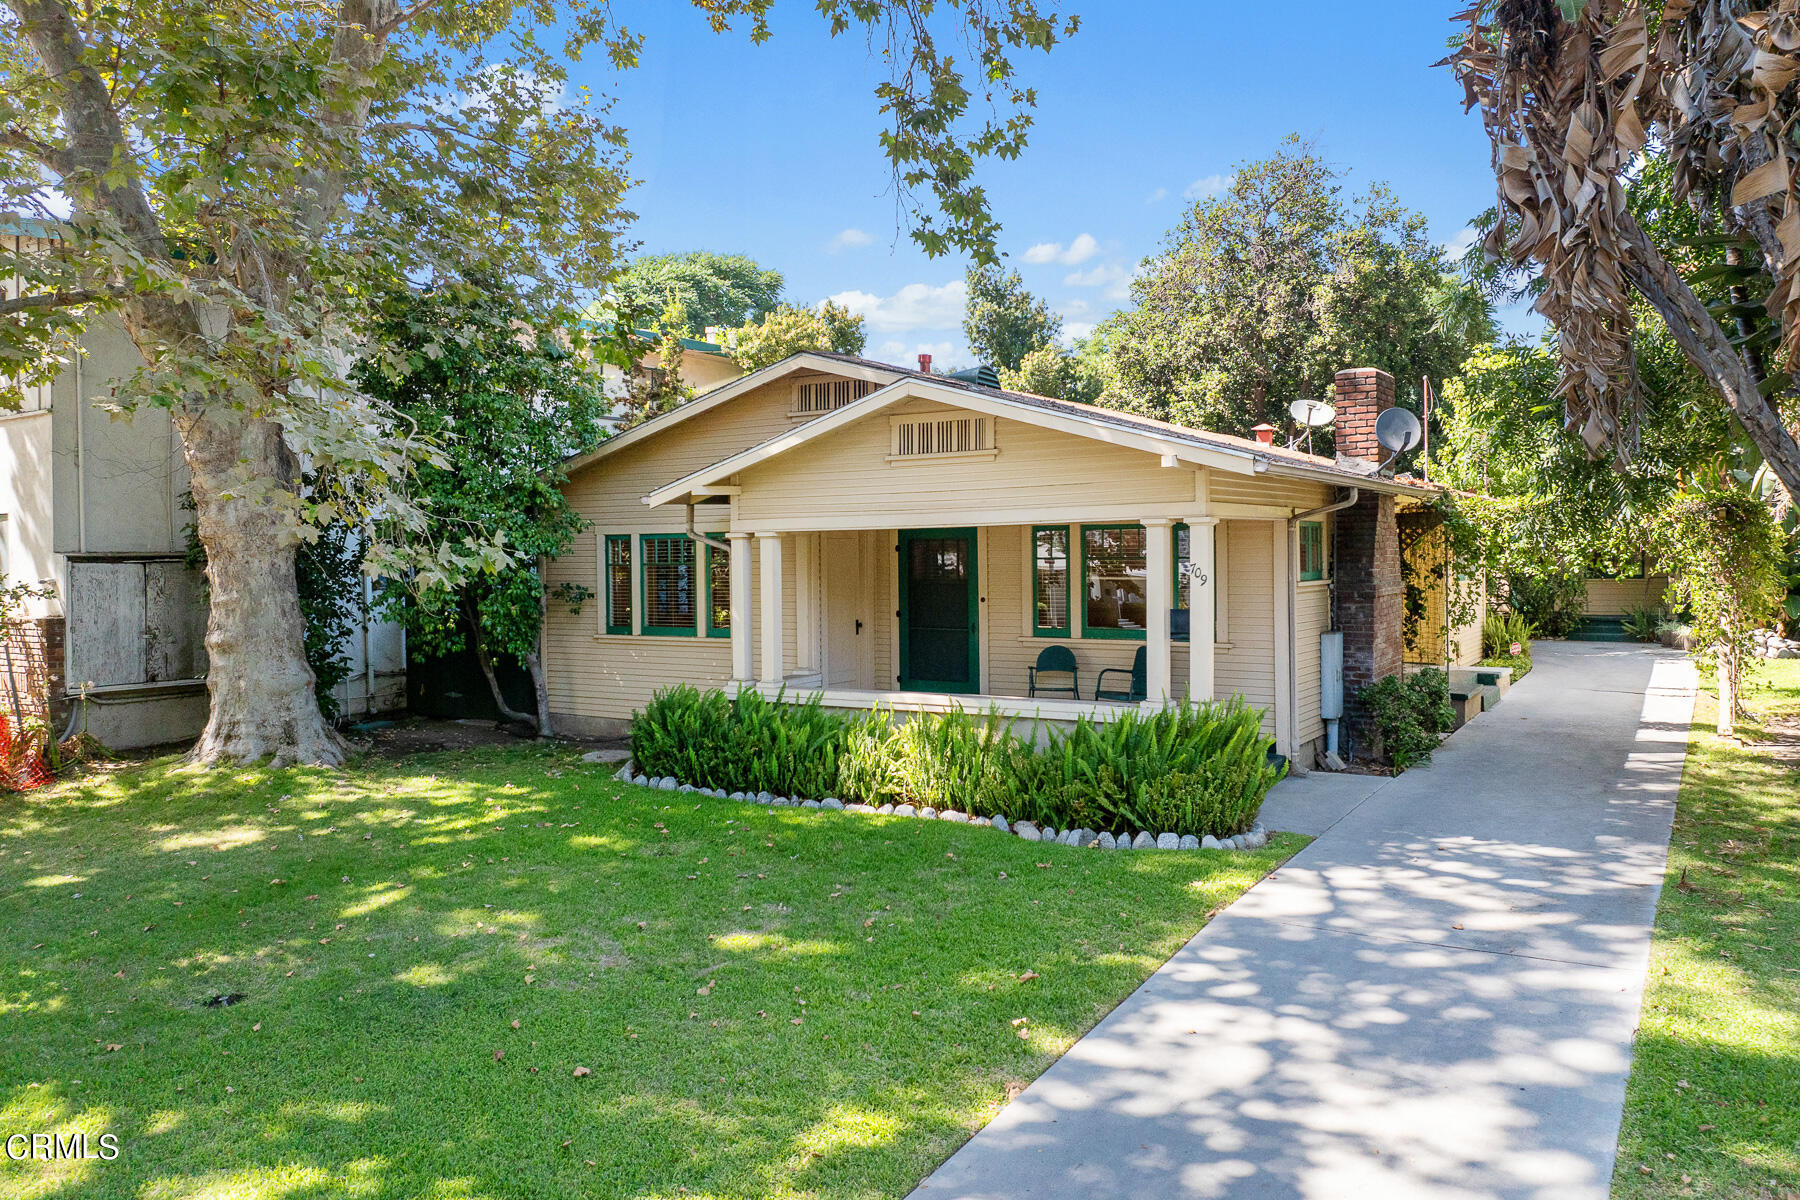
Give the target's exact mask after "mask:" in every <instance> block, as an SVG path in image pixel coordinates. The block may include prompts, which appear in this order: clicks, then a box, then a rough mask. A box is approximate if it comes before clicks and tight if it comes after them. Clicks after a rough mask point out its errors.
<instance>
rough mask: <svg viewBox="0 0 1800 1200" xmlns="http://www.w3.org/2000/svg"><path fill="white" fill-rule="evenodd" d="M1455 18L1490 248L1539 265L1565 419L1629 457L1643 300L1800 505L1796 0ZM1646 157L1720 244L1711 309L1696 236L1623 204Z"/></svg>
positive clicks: (1558, 7) (1799, 42) (1680, 2)
mask: <svg viewBox="0 0 1800 1200" xmlns="http://www.w3.org/2000/svg"><path fill="white" fill-rule="evenodd" d="M1457 20H1458V22H1459V23H1460V24H1461V26H1462V28H1461V33H1460V35H1459V39H1458V41H1459V44H1458V45H1457V47H1456V49H1455V50H1454V52H1453V53H1452V54H1451V56H1450V58H1449V59H1447V60H1446V62H1448V63H1449V64H1450V65H1452V66H1453V67H1454V69H1455V71H1456V74H1457V77H1458V79H1460V80H1461V82H1462V84H1463V86H1464V89H1465V101H1466V104H1467V106H1468V107H1470V108H1479V109H1480V111H1481V117H1482V121H1483V124H1484V125H1485V126H1486V129H1487V132H1488V136H1489V137H1490V139H1491V140H1492V142H1493V150H1494V170H1495V174H1496V177H1497V179H1498V183H1499V207H1498V211H1497V217H1498V219H1497V220H1496V221H1495V223H1494V225H1493V228H1492V231H1491V233H1490V235H1489V237H1488V240H1487V248H1488V250H1489V251H1490V252H1491V253H1492V254H1493V255H1494V256H1496V257H1500V258H1504V259H1505V260H1506V261H1507V262H1508V263H1510V264H1512V265H1515V266H1523V267H1529V268H1535V270H1536V271H1537V272H1538V274H1539V294H1538V299H1537V303H1536V306H1537V309H1538V311H1540V312H1541V313H1543V314H1544V316H1545V317H1547V318H1548V319H1549V320H1550V321H1551V323H1552V324H1554V325H1555V327H1556V330H1557V338H1558V344H1559V347H1560V358H1561V370H1560V380H1559V383H1558V387H1557V395H1558V399H1559V402H1560V404H1561V407H1562V418H1563V421H1564V423H1565V424H1566V425H1567V426H1568V427H1569V428H1570V429H1572V430H1574V431H1576V432H1578V433H1579V434H1580V436H1581V437H1582V438H1583V440H1584V441H1585V442H1586V443H1587V445H1588V447H1589V449H1590V450H1591V452H1593V453H1594V454H1596V455H1602V454H1610V455H1611V456H1612V457H1614V458H1615V459H1616V460H1618V461H1621V462H1624V461H1628V460H1629V459H1630V458H1631V457H1632V456H1633V454H1634V453H1635V452H1636V449H1637V446H1638V442H1639V435H1640V430H1641V428H1642V421H1641V414H1642V403H1643V388H1642V386H1641V379H1640V377H1639V374H1638V368H1637V357H1636V355H1635V354H1634V349H1635V346H1636V344H1637V342H1638V340H1639V338H1640V337H1641V336H1642V333H1641V326H1640V324H1639V322H1638V321H1637V319H1636V314H1635V313H1634V311H1633V306H1634V304H1636V303H1638V302H1640V301H1641V302H1642V303H1643V304H1645V305H1647V306H1648V307H1649V308H1650V309H1651V310H1653V311H1654V312H1655V314H1656V316H1657V318H1658V319H1659V320H1660V322H1661V323H1662V325H1663V326H1664V327H1665V328H1666V329H1667V330H1668V333H1669V336H1670V337H1672V338H1673V339H1674V341H1675V343H1676V345H1678V346H1679V347H1680V349H1681V352H1682V354H1683V355H1685V356H1686V358H1687V359H1688V360H1689V361H1690V362H1691V363H1693V365H1694V367H1695V369H1696V370H1698V371H1699V372H1700V374H1701V375H1702V376H1703V377H1704V378H1705V379H1706V380H1707V382H1708V384H1709V385H1710V386H1711V387H1712V388H1713V390H1714V391H1716V392H1717V393H1718V394H1719V395H1720V396H1722V397H1723V398H1724V401H1725V403H1726V404H1727V405H1728V406H1729V407H1730V409H1731V412H1732V415H1733V416H1734V417H1735V418H1736V420H1737V422H1738V424H1739V425H1740V426H1741V427H1742V428H1743V430H1744V432H1745V434H1746V435H1747V436H1748V437H1749V438H1750V440H1751V442H1752V443H1754V445H1755V447H1756V450H1757V452H1758V453H1759V454H1760V455H1761V456H1762V458H1763V459H1764V460H1766V462H1767V464H1768V466H1769V468H1770V469H1771V470H1772V471H1773V472H1774V474H1775V475H1776V477H1777V478H1778V479H1779V480H1780V481H1781V483H1782V485H1783V486H1784V487H1785V488H1786V490H1787V493H1788V495H1789V496H1790V497H1797V496H1800V444H1796V442H1795V438H1794V433H1793V428H1794V426H1795V424H1796V422H1797V421H1800V408H1797V407H1796V388H1795V382H1794V361H1793V360H1794V354H1795V351H1796V350H1800V173H1797V171H1796V165H1795V164H1796V163H1797V162H1800V93H1797V91H1796V88H1795V87H1794V83H1795V81H1796V80H1797V79H1800V3H1797V2H1796V0H1773V2H1771V3H1767V4H1752V3H1746V2H1744V0H1665V2H1664V3H1662V4H1660V5H1653V6H1645V5H1642V4H1639V3H1636V2H1635V0H1558V2H1556V3H1550V2H1547V0H1544V2H1538V3H1519V2H1518V0H1479V2H1477V3H1474V4H1472V5H1470V6H1469V7H1468V9H1467V10H1466V11H1465V12H1463V13H1462V14H1460V15H1459V16H1458V18H1457ZM1659 161H1660V162H1661V163H1663V164H1664V165H1665V167H1666V170H1667V171H1668V174H1669V177H1670V181H1671V183H1670V186H1671V192H1672V196H1673V199H1674V200H1675V201H1676V202H1678V203H1681V204H1685V205H1688V206H1689V207H1690V208H1691V209H1692V211H1693V213H1694V214H1695V215H1696V216H1697V218H1698V219H1699V222H1700V224H1701V227H1702V232H1703V236H1704V237H1705V238H1706V239H1707V240H1708V241H1710V243H1711V244H1712V245H1714V246H1722V247H1724V248H1726V249H1727V250H1729V252H1730V259H1731V261H1730V262H1729V264H1728V265H1729V266H1731V267H1732V268H1734V270H1735V272H1736V276H1735V278H1734V280H1733V284H1732V287H1731V290H1730V293H1729V295H1727V296H1725V297H1723V298H1721V299H1720V300H1717V301H1715V303H1713V304H1711V305H1709V304H1708V303H1707V302H1706V300H1705V299H1703V297H1702V294H1700V293H1702V292H1704V290H1705V289H1704V287H1703V286H1702V287H1700V288H1698V289H1697V287H1696V285H1697V283H1699V282H1700V280H1699V279H1698V278H1697V276H1696V274H1695V267H1696V264H1695V263H1694V262H1693V256H1692V254H1691V252H1692V250H1693V249H1694V248H1695V246H1696V245H1697V244H1698V243H1697V242H1696V240H1695V239H1691V238H1687V239H1671V238H1670V237H1668V236H1667V235H1666V234H1665V233H1663V232H1662V231H1659V230H1657V229H1656V228H1654V227H1653V226H1647V225H1646V224H1645V223H1644V222H1643V221H1642V220H1641V217H1640V214H1639V213H1637V212H1634V211H1633V206H1632V205H1631V203H1630V200H1629V193H1630V187H1629V183H1630V180H1631V178H1632V177H1633V176H1634V175H1635V174H1636V173H1638V172H1639V171H1641V170H1643V169H1644V167H1645V164H1646V162H1649V163H1656V162H1659ZM1698 265H1700V266H1705V265H1706V264H1704V263H1701V264H1698Z"/></svg>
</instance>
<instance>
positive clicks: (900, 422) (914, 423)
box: [888, 412, 998, 461]
mask: <svg viewBox="0 0 1800 1200" xmlns="http://www.w3.org/2000/svg"><path fill="white" fill-rule="evenodd" d="M997 453H998V451H997V450H996V449H995V447H994V418H992V417H985V416H980V415H978V414H976V413H966V412H958V413H942V412H938V413H925V414H919V415H916V416H905V417H895V418H894V419H893V442H892V445H891V447H890V452H889V454H888V459H889V461H893V460H895V459H909V458H993V457H994V456H995V455H996V454H997Z"/></svg>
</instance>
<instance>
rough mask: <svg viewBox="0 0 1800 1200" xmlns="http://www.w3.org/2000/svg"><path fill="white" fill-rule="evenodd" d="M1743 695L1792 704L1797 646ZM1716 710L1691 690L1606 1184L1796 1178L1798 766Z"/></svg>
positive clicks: (1642, 1192)
mask: <svg viewBox="0 0 1800 1200" xmlns="http://www.w3.org/2000/svg"><path fill="white" fill-rule="evenodd" d="M1745 700H1746V703H1748V704H1750V705H1752V706H1753V707H1756V708H1758V709H1760V710H1761V711H1762V713H1763V714H1764V715H1767V716H1779V715H1781V714H1783V713H1785V714H1787V715H1789V716H1793V715H1800V662H1796V661H1793V660H1783V661H1778V662H1774V663H1765V664H1760V665H1759V666H1758V668H1757V669H1756V674H1755V676H1754V678H1753V680H1752V682H1751V685H1750V686H1747V687H1746V688H1745ZM1715 714H1716V708H1715V706H1714V697H1713V696H1712V695H1711V694H1707V693H1703V694H1702V696H1701V705H1700V710H1699V712H1697V713H1696V726H1695V730H1694V733H1693V737H1692V740H1691V741H1690V743H1689V753H1688V762H1687V771H1686V774H1685V776H1684V777H1683V780H1682V787H1681V799H1680V803H1679V806H1678V809H1677V814H1676V818H1675V833H1674V841H1673V844H1672V846H1671V849H1670V854H1669V881H1668V883H1667V885H1665V887H1664V888H1663V895H1662V903H1661V906H1660V908H1659V909H1658V911H1657V917H1656V939H1655V943H1654V946H1653V949H1652V952H1651V959H1650V976H1649V990H1648V993H1647V994H1646V996H1645V998H1644V1013H1643V1018H1642V1022H1641V1024H1640V1026H1639V1030H1638V1038H1637V1048H1636V1058H1635V1060H1634V1063H1633V1068H1632V1075H1631V1085H1630V1090H1629V1092H1628V1094H1627V1097H1626V1105H1625V1122H1624V1128H1623V1130H1622V1133H1621V1137H1620V1141H1619V1161H1618V1168H1617V1171H1616V1172H1615V1174H1614V1176H1613V1194H1614V1195H1615V1196H1619V1197H1662V1196H1730V1197H1769V1198H1787V1197H1791V1196H1793V1195H1795V1194H1800V771H1797V770H1796V769H1795V768H1794V767H1793V766H1789V765H1787V764H1785V763H1782V762H1780V761H1777V760H1776V759H1775V758H1774V757H1773V756H1771V755H1769V754H1768V753H1766V752H1759V751H1756V750H1753V749H1749V748H1745V747H1743V746H1739V745H1738V744H1736V743H1734V742H1726V741H1721V740H1720V739H1719V738H1717V737H1715V736H1714V735H1713V734H1712V733H1711V732H1710V730H1711V728H1712V723H1713V721H1714V719H1715ZM1739 732H1740V734H1742V735H1744V736H1745V737H1746V738H1749V739H1758V738H1762V737H1764V736H1766V734H1767V732H1768V731H1767V730H1766V729H1765V728H1764V727H1762V726H1760V725H1757V724H1751V725H1747V726H1746V725H1742V724H1740V726H1739ZM1796 761H1800V760H1796ZM1683 872H1685V873H1686V880H1687V885H1688V886H1687V887H1686V888H1684V887H1682V886H1681V881H1682V876H1683Z"/></svg>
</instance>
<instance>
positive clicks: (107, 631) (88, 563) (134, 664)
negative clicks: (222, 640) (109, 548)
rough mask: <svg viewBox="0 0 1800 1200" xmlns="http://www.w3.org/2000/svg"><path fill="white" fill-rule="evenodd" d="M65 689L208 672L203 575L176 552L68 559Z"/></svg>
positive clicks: (198, 676)
mask: <svg viewBox="0 0 1800 1200" xmlns="http://www.w3.org/2000/svg"><path fill="white" fill-rule="evenodd" d="M68 646H69V676H68V686H69V690H71V691H76V690H79V689H80V688H81V686H82V685H84V684H92V685H93V686H95V687H117V686H121V685H126V684H150V683H175V682H182V681H186V680H194V679H201V678H204V677H205V675H206V590H205V577H204V575H203V574H202V573H201V572H200V571H198V570H196V569H195V568H193V567H190V566H188V565H187V563H186V562H184V561H182V560H181V559H178V558H159V559H128V560H112V561H97V560H92V559H72V560H71V561H70V563H69V607H68Z"/></svg>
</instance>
